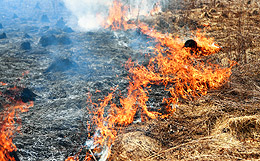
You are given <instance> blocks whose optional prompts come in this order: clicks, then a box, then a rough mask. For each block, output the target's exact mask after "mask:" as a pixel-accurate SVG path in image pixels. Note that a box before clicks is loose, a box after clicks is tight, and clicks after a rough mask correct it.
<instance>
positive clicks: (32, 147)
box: [0, 1, 151, 161]
mask: <svg viewBox="0 0 260 161" xmlns="http://www.w3.org/2000/svg"><path fill="white" fill-rule="evenodd" d="M0 3H6V4H7V5H8V6H9V7H12V9H11V11H12V12H6V11H7V10H8V9H7V8H5V7H4V6H3V5H1V6H2V7H0V23H1V24H2V28H1V29H0V34H1V33H5V34H6V37H5V38H3V39H0V69H1V70H0V79H1V80H0V81H1V82H5V83H9V84H14V83H17V82H19V83H18V84H19V85H22V86H25V87H26V88H28V89H30V90H31V91H32V92H33V93H34V94H35V95H36V96H37V97H36V98H35V102H34V104H35V105H34V107H33V108H31V109H30V111H29V112H26V113H23V114H21V116H20V117H21V119H22V128H21V131H20V133H17V134H16V136H14V140H13V142H14V144H15V145H16V146H17V155H18V157H19V159H20V160H22V161H34V160H64V159H65V158H67V157H68V156H71V155H74V154H76V153H77V152H78V150H79V149H80V148H81V147H82V146H84V143H85V142H86V141H87V139H88V138H87V134H88V133H90V131H87V128H86V126H87V125H86V121H87V120H88V119H89V117H88V111H86V106H87V104H86V99H87V93H92V94H93V99H94V100H95V99H99V98H102V97H103V96H104V95H106V94H107V93H108V92H110V88H111V87H116V86H117V85H118V89H119V90H120V91H121V92H122V93H126V90H127V89H126V87H127V86H128V80H127V79H126V77H127V71H126V70H125V68H124V66H123V65H124V63H125V62H126V61H127V60H128V59H129V58H131V59H132V60H133V61H138V62H139V63H141V64H142V63H147V62H148V60H149V58H147V57H146V56H145V53H147V52H149V51H147V48H146V47H147V43H146V42H147V40H146V39H147V37H145V36H144V35H140V34H138V33H137V32H136V31H127V32H112V31H108V30H102V29H100V30H96V31H88V32H79V31H75V30H73V29H72V28H70V27H69V26H68V25H67V22H66V21H67V20H68V19H69V18H68V17H69V12H68V11H67V10H66V9H65V7H64V6H63V4H62V3H58V2H56V1H55V3H56V4H55V5H54V4H52V3H50V4H52V5H53V6H52V5H50V4H49V3H47V2H46V3H36V2H35V3H33V2H31V3H28V5H27V6H25V5H23V3H21V1H14V2H12V3H11V2H7V1H3V2H0ZM19 5H20V6H21V7H24V8H23V10H20V9H19V8H18V7H17V6H19ZM48 5H50V7H56V10H55V12H47V9H48ZM31 8H33V10H30V9H31ZM40 8H41V10H40ZM57 12H58V13H59V14H57ZM61 21H64V23H63V22H61ZM60 24H62V25H60ZM150 45H151V44H150ZM25 71H29V73H28V74H27V75H25V76H24V78H22V79H20V77H21V75H22V73H24V72H25ZM96 90H100V91H101V92H99V93H95V91H96Z"/></svg>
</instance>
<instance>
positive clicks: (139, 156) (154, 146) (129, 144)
mask: <svg viewBox="0 0 260 161" xmlns="http://www.w3.org/2000/svg"><path fill="white" fill-rule="evenodd" d="M160 150H161V144H160V142H158V141H157V140H155V139H153V138H151V137H149V136H146V135H145V133H143V132H140V131H137V132H129V133H126V134H124V135H121V136H120V137H118V139H117V141H116V142H115V143H114V145H113V148H112V151H114V153H113V155H112V156H111V157H110V160H114V161H117V160H145V158H147V157H149V156H151V155H153V154H155V153H157V152H159V151H160Z"/></svg>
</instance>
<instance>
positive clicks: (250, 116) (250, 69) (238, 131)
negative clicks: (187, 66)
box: [0, 1, 260, 161]
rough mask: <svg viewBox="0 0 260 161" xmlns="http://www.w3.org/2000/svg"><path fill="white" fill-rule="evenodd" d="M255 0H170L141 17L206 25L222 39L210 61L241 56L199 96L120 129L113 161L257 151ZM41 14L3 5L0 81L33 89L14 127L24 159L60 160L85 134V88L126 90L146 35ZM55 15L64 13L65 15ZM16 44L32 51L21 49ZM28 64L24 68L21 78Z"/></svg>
mask: <svg viewBox="0 0 260 161" xmlns="http://www.w3.org/2000/svg"><path fill="white" fill-rule="evenodd" d="M257 3H259V2H255V1H252V2H250V3H249V2H244V3H236V2H235V1H234V2H232V1H229V2H225V1H223V2H221V3H216V4H213V2H210V3H201V4H200V3H198V2H197V3H194V4H192V3H187V4H186V5H185V4H182V3H181V4H180V6H182V7H181V9H180V7H176V6H175V5H169V7H168V9H165V12H163V13H161V14H159V15H155V16H153V17H151V18H148V19H146V20H144V21H146V22H147V23H149V24H151V25H155V27H156V28H157V29H158V30H160V31H162V32H171V33H173V34H175V35H183V37H185V38H186V37H187V36H189V35H191V34H192V32H191V31H192V30H194V29H196V28H204V27H205V26H208V25H209V26H210V28H208V29H207V35H208V36H211V37H214V38H215V40H216V42H217V43H218V44H220V45H221V46H223V49H222V51H221V52H220V53H218V54H216V55H213V56H211V59H212V60H213V61H214V62H217V63H219V64H222V65H223V66H226V65H227V64H228V63H227V62H228V59H231V60H236V61H238V63H239V64H238V65H237V66H235V67H234V69H233V74H232V76H231V79H230V82H229V83H227V84H226V85H224V86H223V87H221V88H220V89H217V90H212V91H209V93H208V95H206V96H203V97H201V98H199V99H196V100H184V101H182V102H180V104H179V105H178V107H177V111H176V113H175V114H174V115H173V116H170V117H169V118H167V119H160V120H149V121H147V122H142V123H136V124H132V125H130V126H129V127H127V128H125V129H122V130H121V132H120V134H119V136H118V138H117V140H116V142H115V143H114V145H113V147H112V155H111V157H110V160H254V159H260V153H259V149H260V144H259V142H260V140H259V137H260V123H259V122H260V104H259V101H260V83H259V82H260V71H259V69H258V66H259V64H260V60H259V59H260V57H259V56H260V46H259V31H260V26H259V21H260V19H259V17H260V16H259V15H260V11H259V4H257ZM43 14H44V13H40V12H39V13H37V15H35V17H33V18H22V17H18V18H14V15H13V14H12V13H6V15H5V16H1V19H0V23H1V24H2V25H3V28H2V29H0V32H1V33H2V32H5V33H6V38H3V39H0V60H1V61H0V69H1V70H0V78H1V80H0V81H1V82H5V83H9V84H16V85H17V86H25V87H27V88H28V89H30V90H31V91H32V92H33V93H35V94H36V95H37V96H36V98H35V101H34V102H35V105H34V107H32V108H31V109H30V110H29V112H26V113H22V114H21V115H20V117H21V119H22V121H21V123H22V127H21V131H20V133H17V134H16V136H15V138H14V140H13V142H14V144H15V145H16V146H17V155H18V156H19V158H20V160H24V161H25V160H33V161H34V160H64V159H65V158H66V157H67V156H70V155H74V154H76V153H77V152H78V151H79V150H80V149H81V147H82V146H83V145H84V143H85V141H86V139H87V137H86V136H87V133H89V131H87V128H86V121H87V120H88V119H89V117H88V115H87V112H88V111H86V108H85V107H86V99H87V93H89V92H90V93H92V95H93V99H94V100H97V99H99V98H103V97H104V95H106V94H107V93H108V92H110V88H111V87H115V86H117V85H118V88H119V90H121V92H122V93H123V94H124V93H125V92H126V87H127V86H128V80H127V79H126V78H127V71H126V70H125V68H124V67H123V64H124V63H125V62H126V61H127V60H128V59H129V58H132V59H133V60H136V61H139V63H144V64H145V63H146V62H147V61H148V59H149V57H147V56H146V55H145V54H146V53H149V51H148V50H147V48H146V47H147V44H146V42H147V41H149V40H148V39H147V37H145V36H144V35H140V34H139V33H138V32H136V31H134V30H130V31H126V32H124V31H117V32H113V31H109V30H103V29H100V30H97V31H92V32H78V31H74V32H71V30H70V29H69V28H67V27H68V26H67V27H65V26H62V27H61V26H59V27H58V26H57V25H55V24H56V22H57V21H58V20H59V19H60V17H55V16H49V21H50V22H48V21H47V22H41V23H40V21H41V17H42V15H43ZM18 16H20V15H19V14H18ZM62 16H63V17H64V19H65V20H66V13H63V15H62ZM25 34H27V35H25ZM50 39H51V40H50ZM23 42H29V43H30V47H31V49H30V48H27V47H28V45H27V46H26V45H25V48H24V46H23V47H21V44H22V43H23ZM24 49H26V50H24ZM25 71H29V73H28V74H26V75H25V76H24V78H22V79H20V77H21V75H22V73H23V72H25ZM3 88H6V87H1V90H3V91H4V90H5V89H3ZM96 90H100V91H101V92H96ZM164 94H165V93H164V92H163V91H161V88H155V89H154V91H153V92H151V94H150V97H151V98H152V101H153V102H160V101H161V98H162V97H163V95H164ZM82 155H83V153H82Z"/></svg>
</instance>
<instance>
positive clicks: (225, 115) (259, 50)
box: [110, 0, 260, 160]
mask: <svg viewBox="0 0 260 161" xmlns="http://www.w3.org/2000/svg"><path fill="white" fill-rule="evenodd" d="M187 2H188V3H189V7H186V8H184V9H181V10H180V9H176V8H172V9H171V8H170V7H169V10H168V11H166V12H164V13H162V14H160V15H157V17H154V18H153V19H150V20H149V21H150V22H152V21H155V22H156V25H155V27H156V28H157V29H161V31H163V32H172V33H176V35H184V36H189V34H190V32H188V31H190V30H193V29H194V28H197V27H199V28H203V26H209V27H208V28H207V35H208V36H210V37H214V38H215V40H216V42H217V43H218V44H219V45H221V46H222V47H223V49H222V51H221V52H220V53H219V54H218V55H213V56H212V57H210V59H211V60H212V61H214V62H215V63H219V64H222V65H223V66H228V64H229V60H235V61H237V62H238V65H237V66H236V67H234V69H233V74H232V76H231V79H230V82H229V83H228V84H226V85H225V86H223V87H222V88H221V89H218V90H214V91H209V93H208V95H206V96H203V97H201V98H200V99H198V100H195V101H187V102H182V104H180V105H179V107H178V108H177V111H176V113H175V115H173V116H171V117H170V118H167V119H162V120H150V121H148V122H146V123H139V124H133V125H132V126H130V127H128V128H127V129H126V130H125V131H124V132H122V134H121V135H119V137H118V139H117V141H116V142H115V144H114V145H113V147H112V156H111V158H110V159H111V160H259V159H260V151H259V149H260V103H259V102H260V83H259V82H260V70H259V65H260V38H259V35H260V34H259V33H260V24H259V22H260V10H259V5H260V4H259V2H258V1H254V0H251V1H242V0H241V1H234V0H233V1H232V0H230V1H227V0H226V1H224V0H223V1H220V2H219V1H213V0H212V1H187ZM170 6H171V5H170ZM172 6H174V5H172ZM136 131H138V132H136ZM129 136H131V137H129ZM126 138H127V139H126ZM130 140H131V141H130ZM140 147H142V148H140Z"/></svg>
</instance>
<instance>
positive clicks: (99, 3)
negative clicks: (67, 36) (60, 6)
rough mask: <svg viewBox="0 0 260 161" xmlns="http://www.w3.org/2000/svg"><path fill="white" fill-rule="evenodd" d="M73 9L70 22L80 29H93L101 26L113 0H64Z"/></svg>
mask: <svg viewBox="0 0 260 161" xmlns="http://www.w3.org/2000/svg"><path fill="white" fill-rule="evenodd" d="M63 1H64V3H65V6H66V7H67V8H68V9H69V10H70V11H71V13H72V17H71V19H70V22H69V24H70V25H71V26H72V27H73V28H76V29H79V30H86V31H87V30H93V29H97V28H99V27H100V24H101V23H102V17H104V16H105V15H107V13H108V9H109V6H110V5H111V4H112V0H73V1H72V0H63Z"/></svg>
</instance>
